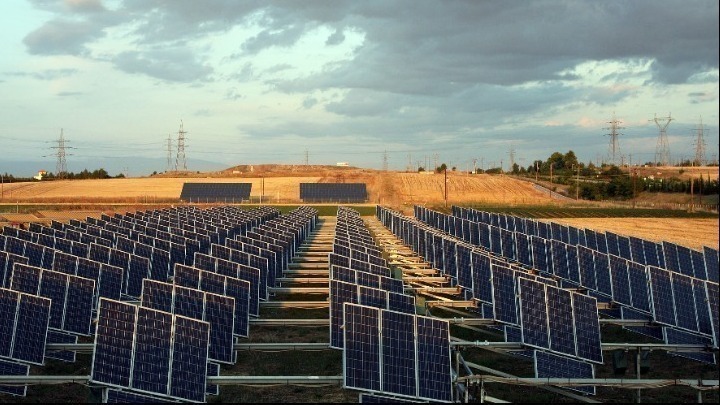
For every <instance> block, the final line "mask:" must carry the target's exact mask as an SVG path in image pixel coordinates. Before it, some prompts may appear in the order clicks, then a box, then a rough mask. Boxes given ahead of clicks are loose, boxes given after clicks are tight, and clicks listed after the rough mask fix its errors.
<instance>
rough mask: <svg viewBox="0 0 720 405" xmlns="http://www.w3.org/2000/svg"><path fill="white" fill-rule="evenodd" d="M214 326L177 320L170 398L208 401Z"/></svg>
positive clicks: (181, 317)
mask: <svg viewBox="0 0 720 405" xmlns="http://www.w3.org/2000/svg"><path fill="white" fill-rule="evenodd" d="M209 339H210V325H209V324H208V323H207V322H201V321H198V320H195V319H190V318H186V317H183V316H176V317H175V333H174V336H173V350H172V351H173V356H172V367H171V381H170V395H171V396H174V397H179V398H183V399H187V400H190V401H204V400H205V385H206V384H205V380H206V377H205V376H206V375H207V360H208V344H209Z"/></svg>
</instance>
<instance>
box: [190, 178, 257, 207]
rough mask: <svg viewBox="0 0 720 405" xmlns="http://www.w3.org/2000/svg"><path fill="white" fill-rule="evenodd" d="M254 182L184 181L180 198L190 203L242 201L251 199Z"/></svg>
mask: <svg viewBox="0 0 720 405" xmlns="http://www.w3.org/2000/svg"><path fill="white" fill-rule="evenodd" d="M251 189H252V183H183V188H182V191H181V192H180V200H181V201H185V202H190V203H193V202H195V203H208V202H222V203H240V202H243V201H248V200H250V190H251Z"/></svg>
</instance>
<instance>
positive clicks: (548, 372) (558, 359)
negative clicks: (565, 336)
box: [533, 350, 596, 395]
mask: <svg viewBox="0 0 720 405" xmlns="http://www.w3.org/2000/svg"><path fill="white" fill-rule="evenodd" d="M533 369H534V370H535V377H536V378H595V368H594V367H593V365H592V364H590V363H586V362H583V361H578V360H575V359H571V358H567V357H563V356H558V355H554V354H551V353H547V352H543V351H540V350H535V351H534V356H533ZM567 389H570V390H574V391H578V392H580V393H582V394H590V395H595V392H596V391H595V387H594V386H582V387H568V388H567Z"/></svg>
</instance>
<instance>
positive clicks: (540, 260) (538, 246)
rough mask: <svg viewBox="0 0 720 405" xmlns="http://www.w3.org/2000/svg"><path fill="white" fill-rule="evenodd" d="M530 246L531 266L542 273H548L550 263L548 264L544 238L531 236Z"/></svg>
mask: <svg viewBox="0 0 720 405" xmlns="http://www.w3.org/2000/svg"><path fill="white" fill-rule="evenodd" d="M530 246H531V247H532V259H533V267H534V268H535V269H537V270H538V271H540V272H542V273H545V274H550V272H551V271H550V268H551V265H549V264H548V257H547V247H546V240H545V239H543V238H541V237H539V236H532V237H531V238H530Z"/></svg>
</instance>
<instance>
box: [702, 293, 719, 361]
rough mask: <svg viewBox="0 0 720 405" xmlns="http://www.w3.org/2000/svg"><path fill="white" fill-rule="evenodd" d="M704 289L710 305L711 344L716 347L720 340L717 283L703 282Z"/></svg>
mask: <svg viewBox="0 0 720 405" xmlns="http://www.w3.org/2000/svg"><path fill="white" fill-rule="evenodd" d="M705 289H706V291H707V298H708V305H709V306H710V321H711V323H712V329H713V339H714V342H713V346H714V347H718V346H719V344H718V343H719V342H720V323H719V322H720V321H719V320H718V307H719V306H720V303H719V302H718V301H719V300H718V284H717V283H708V282H706V283H705Z"/></svg>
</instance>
